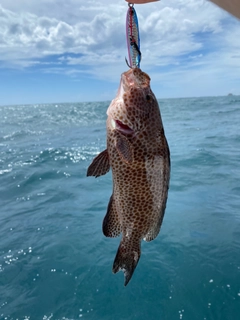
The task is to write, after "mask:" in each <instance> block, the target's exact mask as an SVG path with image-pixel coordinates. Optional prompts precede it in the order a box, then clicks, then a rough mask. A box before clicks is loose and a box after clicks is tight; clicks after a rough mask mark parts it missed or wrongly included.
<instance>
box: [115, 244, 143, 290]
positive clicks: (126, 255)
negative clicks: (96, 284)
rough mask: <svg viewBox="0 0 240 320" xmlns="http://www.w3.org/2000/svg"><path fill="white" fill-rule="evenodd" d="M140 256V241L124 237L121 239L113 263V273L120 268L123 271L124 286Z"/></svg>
mask: <svg viewBox="0 0 240 320" xmlns="http://www.w3.org/2000/svg"><path fill="white" fill-rule="evenodd" d="M140 256H141V247H140V241H139V240H136V241H135V242H133V241H132V239H127V238H124V239H122V240H121V242H120V245H119V247H118V251H117V254H116V257H115V260H114V263H113V269H112V271H113V273H117V272H118V271H120V270H122V271H123V272H124V277H125V281H124V286H126V285H127V284H128V282H129V281H130V279H131V277H132V275H133V272H134V270H135V268H136V266H137V264H138V260H139V258H140Z"/></svg>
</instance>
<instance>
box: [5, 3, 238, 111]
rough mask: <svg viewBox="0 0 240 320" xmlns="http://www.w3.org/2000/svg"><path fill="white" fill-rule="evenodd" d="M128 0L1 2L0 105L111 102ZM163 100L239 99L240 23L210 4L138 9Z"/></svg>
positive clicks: (120, 68)
mask: <svg viewBox="0 0 240 320" xmlns="http://www.w3.org/2000/svg"><path fill="white" fill-rule="evenodd" d="M127 9H128V6H127V3H126V2H125V1H124V0H114V1H112V3H111V2H110V1H109V0H102V1H101V2H100V1H99V0H89V1H83V0H68V1H65V0H42V1H37V0H18V1H9V0H1V1H0V93H1V94H0V96H1V98H0V105H4V104H31V103H34V104H36V103H55V102H56V103H59V102H81V101H101V100H112V99H113V98H114V96H115V94H116V92H117V88H118V85H119V80H120V75H121V73H122V72H124V71H126V70H127V66H126V64H125V56H127V46H126V39H125V19H126V12H127ZM135 9H136V11H137V14H138V20H139V27H140V37H141V51H142V63H141V68H142V70H143V71H145V72H147V73H148V74H149V75H150V77H151V79H152V82H151V86H152V89H153V91H154V93H155V95H156V96H157V97H158V98H176V97H193V96H195V97H196V96H217V95H226V94H228V93H229V92H232V93H234V94H240V41H239V37H240V21H239V20H237V19H236V18H234V17H232V16H230V15H229V14H228V13H226V12H224V11H222V10H221V9H219V8H218V7H216V6H215V5H214V4H212V3H210V2H209V1H205V0H162V1H160V2H155V3H149V4H144V5H135Z"/></svg>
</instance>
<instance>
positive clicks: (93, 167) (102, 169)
mask: <svg viewBox="0 0 240 320" xmlns="http://www.w3.org/2000/svg"><path fill="white" fill-rule="evenodd" d="M109 170H110V163H109V157H108V152H107V149H106V150H104V151H102V152H101V153H99V155H97V156H96V157H95V158H94V159H93V161H92V163H91V164H90V166H89V167H88V171H87V176H94V177H96V178H97V177H99V176H102V175H104V174H106V173H107V172H108V171H109Z"/></svg>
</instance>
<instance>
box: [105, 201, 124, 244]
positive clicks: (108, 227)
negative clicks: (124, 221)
mask: <svg viewBox="0 0 240 320" xmlns="http://www.w3.org/2000/svg"><path fill="white" fill-rule="evenodd" d="M102 230H103V234H104V235H105V236H106V237H110V238H114V237H117V236H119V235H120V233H121V231H122V227H121V224H120V220H119V216H118V213H117V209H116V205H115V202H114V199H113V196H111V198H110V200H109V204H108V208H107V213H106V216H105V218H104V220H103V225H102Z"/></svg>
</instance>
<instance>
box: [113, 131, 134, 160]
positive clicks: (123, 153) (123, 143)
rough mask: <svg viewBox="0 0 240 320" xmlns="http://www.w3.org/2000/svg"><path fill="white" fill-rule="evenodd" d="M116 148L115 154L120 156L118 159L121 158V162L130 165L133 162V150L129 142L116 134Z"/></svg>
mask: <svg viewBox="0 0 240 320" xmlns="http://www.w3.org/2000/svg"><path fill="white" fill-rule="evenodd" d="M115 145H116V148H117V152H118V154H119V155H120V157H121V158H122V160H123V161H125V162H127V163H132V162H133V150H132V147H131V144H130V142H129V141H128V139H127V138H126V137H125V136H124V135H122V134H120V133H118V134H117V137H116V144H115Z"/></svg>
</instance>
